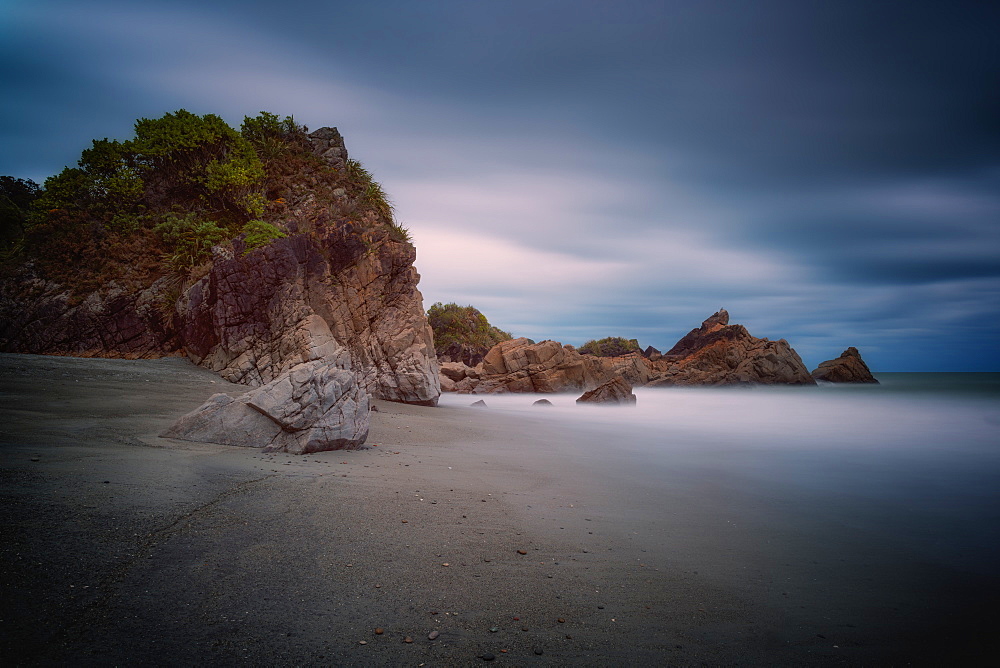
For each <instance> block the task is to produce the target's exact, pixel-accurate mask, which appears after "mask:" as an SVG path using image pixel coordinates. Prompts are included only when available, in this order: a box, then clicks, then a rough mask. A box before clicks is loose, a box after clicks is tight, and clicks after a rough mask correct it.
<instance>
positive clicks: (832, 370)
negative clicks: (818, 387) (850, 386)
mask: <svg viewBox="0 0 1000 668" xmlns="http://www.w3.org/2000/svg"><path fill="white" fill-rule="evenodd" d="M812 377H813V378H815V379H816V380H823V381H826V382H828V383H878V380H876V379H875V376H873V375H872V372H871V370H869V369H868V365H867V364H865V361H864V360H863V359H861V353H859V352H858V349H857V348H855V347H854V346H851V347H850V348H848V349H847V350H845V351H844V352H842V353H841V354H840V357H838V358H837V359H833V360H827V361H825V362H821V363H820V365H819V366H818V367H816V368H815V369H814V370H813V372H812Z"/></svg>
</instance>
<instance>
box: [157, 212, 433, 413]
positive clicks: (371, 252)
mask: <svg viewBox="0 0 1000 668" xmlns="http://www.w3.org/2000/svg"><path fill="white" fill-rule="evenodd" d="M415 252H416V251H415V250H414V248H413V246H411V245H410V244H407V243H399V242H395V241H393V240H391V239H390V238H389V237H388V235H387V234H385V233H383V234H382V235H381V236H380V237H379V238H377V239H374V240H370V241H367V243H362V241H361V239H360V238H359V237H356V236H355V235H353V234H352V230H350V229H348V228H340V229H337V230H334V231H332V232H330V233H329V234H327V235H325V236H323V237H319V238H317V237H316V236H314V235H311V236H305V235H298V236H293V237H289V238H287V239H279V240H277V241H275V242H274V243H272V244H270V245H269V246H267V247H265V248H262V249H260V250H259V251H257V252H255V253H252V254H250V255H248V256H246V257H240V256H239V253H236V254H235V256H234V257H228V258H227V257H217V258H216V260H215V262H214V263H213V267H212V270H211V272H210V273H209V274H208V276H206V277H205V278H203V279H201V280H200V281H198V282H197V283H195V284H194V285H193V286H191V288H190V289H188V290H187V292H186V293H185V294H184V295H183V296H182V297H181V298H180V300H179V301H178V304H177V321H178V322H180V323H181V325H180V327H179V339H180V341H181V343H182V345H184V347H185V348H186V351H187V354H188V355H189V356H190V357H191V359H193V360H194V361H195V362H197V363H198V364H201V365H202V366H206V367H208V368H210V369H213V370H215V371H218V372H219V373H220V374H221V375H222V376H223V377H224V378H226V379H227V380H230V381H232V382H237V383H244V384H248V385H254V386H256V385H262V384H264V383H268V382H271V381H272V380H274V379H275V378H277V377H278V376H280V375H281V374H283V373H286V372H287V371H288V370H289V369H290V368H292V367H293V366H296V365H297V364H300V363H302V362H308V361H312V360H317V359H324V358H328V357H333V356H335V355H336V354H337V353H338V352H339V350H340V349H342V348H343V349H347V350H348V351H349V353H350V357H351V359H352V362H353V367H354V369H355V373H356V374H357V376H358V383H359V385H360V386H361V387H362V388H364V389H365V390H366V391H368V392H369V393H370V394H371V395H372V396H374V397H376V398H380V399H388V400H391V401H402V402H406V403H417V404H425V405H433V404H435V403H436V402H437V398H438V396H439V395H440V384H439V382H438V370H437V361H436V358H435V357H434V343H433V339H432V335H431V330H430V326H429V325H428V324H427V320H426V318H425V317H424V314H423V303H422V297H421V295H420V292H419V291H418V290H417V281H418V280H419V275H418V274H417V272H416V270H415V269H414V268H413V260H414V258H415Z"/></svg>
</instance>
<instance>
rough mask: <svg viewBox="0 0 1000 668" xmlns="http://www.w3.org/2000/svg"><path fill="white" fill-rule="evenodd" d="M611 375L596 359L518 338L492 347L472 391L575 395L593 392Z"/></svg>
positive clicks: (552, 342) (560, 347)
mask: <svg viewBox="0 0 1000 668" xmlns="http://www.w3.org/2000/svg"><path fill="white" fill-rule="evenodd" d="M610 378H611V376H610V375H609V374H608V373H607V371H605V369H604V367H603V366H602V365H601V363H600V362H599V361H598V360H597V359H596V358H594V357H590V356H585V355H581V354H580V353H578V352H576V351H575V350H573V349H572V348H570V347H567V346H563V345H561V344H559V343H557V342H556V341H542V342H541V343H533V342H532V341H531V340H530V339H525V338H519V339H511V340H510V341H503V342H502V343H498V344H497V345H495V346H493V348H491V349H490V351H489V352H488V353H487V354H486V357H484V358H483V364H482V368H481V371H480V372H479V379H478V381H477V383H476V385H475V387H474V389H473V390H472V391H473V392H476V393H477V394H480V393H499V392H575V391H581V390H590V389H593V388H595V387H597V386H598V385H601V384H602V383H605V382H607V381H608V380H610Z"/></svg>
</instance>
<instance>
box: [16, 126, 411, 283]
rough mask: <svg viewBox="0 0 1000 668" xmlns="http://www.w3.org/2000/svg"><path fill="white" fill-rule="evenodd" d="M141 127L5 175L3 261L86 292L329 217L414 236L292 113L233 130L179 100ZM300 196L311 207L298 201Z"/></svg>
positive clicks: (198, 265) (185, 265)
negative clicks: (317, 145) (53, 166)
mask: <svg viewBox="0 0 1000 668" xmlns="http://www.w3.org/2000/svg"><path fill="white" fill-rule="evenodd" d="M134 130H135V132H134V136H132V137H131V138H129V139H127V140H124V141H119V140H112V139H100V140H95V141H93V142H92V145H91V147H90V148H88V149H86V150H84V151H83V152H82V154H81V156H80V159H79V161H78V162H77V164H76V165H75V166H71V167H66V168H65V169H63V170H62V171H61V172H60V173H58V174H56V175H54V176H52V177H50V178H48V179H46V181H45V183H44V186H43V187H41V188H39V187H38V186H37V184H34V183H32V182H30V181H25V180H23V179H15V178H13V177H2V178H3V181H2V182H0V223H2V228H0V262H2V263H3V267H0V269H3V268H6V269H12V268H15V267H17V266H22V265H24V264H25V263H26V262H28V261H30V266H31V267H32V271H33V272H35V275H37V276H39V277H42V278H46V279H49V280H52V281H55V282H56V283H59V284H61V285H64V286H66V287H67V288H70V290H71V291H72V292H73V293H74V294H83V293H85V292H88V291H90V290H93V289H95V288H97V287H99V286H101V285H104V284H106V283H107V282H108V281H109V280H112V279H118V278H123V277H127V276H132V277H136V278H140V279H141V280H142V281H145V279H146V278H147V277H150V276H159V275H162V274H163V273H167V272H174V273H177V274H178V275H180V276H182V277H190V276H192V275H193V274H194V273H197V272H200V271H202V268H203V267H205V266H208V264H207V263H209V262H210V261H211V257H212V247H213V246H216V245H218V244H226V243H229V242H230V241H231V240H234V239H237V238H240V239H242V245H241V246H240V248H241V249H242V252H243V253H244V254H247V253H250V252H253V251H255V250H257V249H259V248H262V247H264V246H267V245H268V244H270V243H271V242H273V241H274V240H275V239H280V238H281V237H284V236H286V235H288V234H289V233H293V232H294V233H310V232H314V231H320V227H322V226H329V225H350V226H352V229H353V230H354V231H355V232H357V233H364V234H368V235H369V236H371V235H374V236H371V239H373V240H374V239H381V238H385V237H386V233H388V238H389V239H391V240H394V241H397V242H408V241H409V238H408V234H407V232H406V230H405V228H403V227H401V226H400V225H398V223H396V221H395V220H394V218H393V212H392V207H391V204H390V203H389V201H388V198H387V196H386V195H385V192H384V191H383V190H382V188H381V186H380V185H379V184H378V183H376V182H375V181H374V180H373V178H372V176H371V174H370V173H368V172H367V171H366V170H364V169H363V168H362V167H360V164H359V163H357V162H356V161H349V162H350V163H351V165H350V167H352V168H347V167H345V166H344V165H343V163H341V164H340V165H337V164H333V163H330V162H329V161H326V160H324V159H323V158H322V157H320V156H319V155H317V154H316V153H315V152H314V150H313V143H312V139H311V138H310V136H309V135H307V134H306V128H305V127H303V126H301V125H299V124H298V123H296V122H295V121H294V119H293V118H292V117H291V116H287V117H285V118H283V119H282V118H280V117H279V116H277V115H276V114H272V113H269V112H266V111H262V112H260V114H259V115H258V116H255V117H250V116H248V117H246V118H244V121H243V124H242V126H241V128H240V129H239V130H236V129H234V128H232V127H230V126H229V125H228V124H227V123H226V122H225V121H224V120H223V119H222V118H221V117H219V116H217V115H215V114H205V115H198V114H195V113H192V112H189V111H187V110H184V109H180V110H178V111H175V112H171V113H167V114H164V115H163V116H162V117H160V118H152V119H150V118H141V119H139V120H138V121H136V123H135V126H134ZM337 136H338V137H339V135H337ZM341 141H342V140H341ZM341 146H342V144H341ZM345 156H346V153H345ZM303 203H304V204H305V205H306V206H307V207H308V209H309V211H310V215H308V216H303V215H301V213H300V210H298V209H293V207H297V206H299V205H300V204H303ZM293 210H294V211H296V214H295V215H290V214H291V212H292V211H293ZM317 226H320V227H317Z"/></svg>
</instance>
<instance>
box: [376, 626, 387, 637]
mask: <svg viewBox="0 0 1000 668" xmlns="http://www.w3.org/2000/svg"><path fill="white" fill-rule="evenodd" d="M383 633H385V629H383V628H382V627H379V628H377V629H375V635H377V636H380V635H382V634H383Z"/></svg>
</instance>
